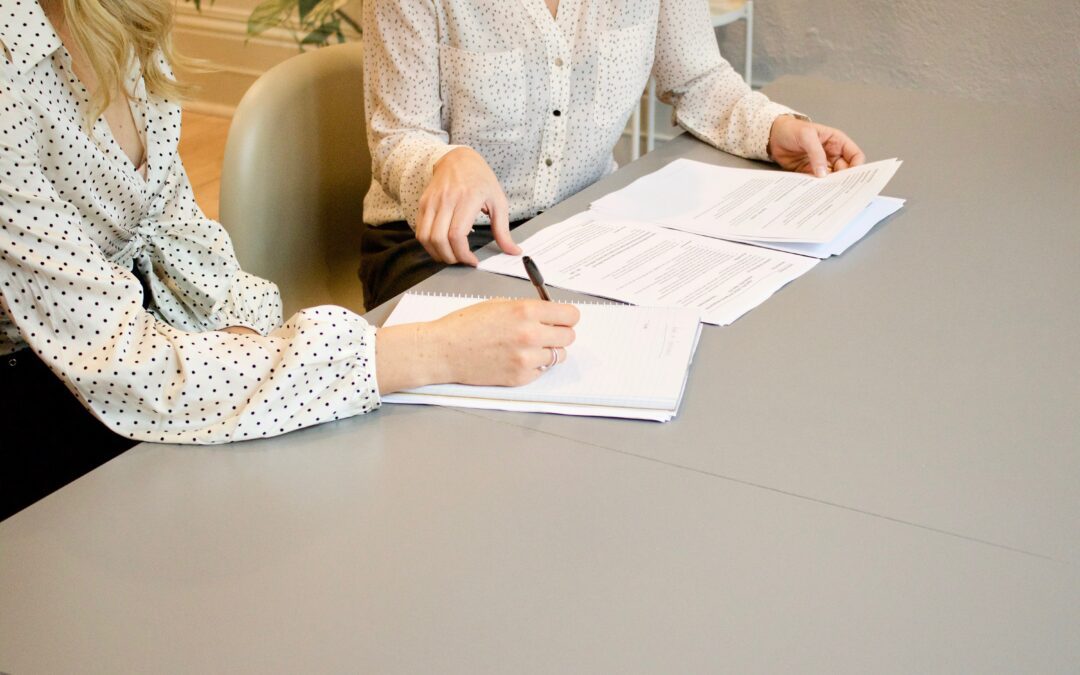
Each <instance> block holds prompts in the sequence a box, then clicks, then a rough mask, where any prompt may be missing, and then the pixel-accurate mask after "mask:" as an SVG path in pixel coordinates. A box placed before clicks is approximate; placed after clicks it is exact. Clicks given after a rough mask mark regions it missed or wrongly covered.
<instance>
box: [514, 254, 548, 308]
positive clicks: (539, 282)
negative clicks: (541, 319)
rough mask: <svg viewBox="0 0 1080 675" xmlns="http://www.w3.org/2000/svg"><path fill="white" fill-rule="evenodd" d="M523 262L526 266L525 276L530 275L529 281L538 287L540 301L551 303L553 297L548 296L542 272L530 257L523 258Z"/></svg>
mask: <svg viewBox="0 0 1080 675" xmlns="http://www.w3.org/2000/svg"><path fill="white" fill-rule="evenodd" d="M521 262H522V263H524V264H525V274H528V275H529V281H531V282H532V285H533V286H535V287H536V292H537V293H539V294H540V299H541V300H546V301H548V302H551V296H549V295H548V293H547V289H546V288H544V277H543V276H541V275H540V270H539V269H537V267H536V263H534V262H533V261H532V258H530V257H529V256H525V257H524V258H522V259H521Z"/></svg>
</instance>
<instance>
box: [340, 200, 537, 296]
mask: <svg viewBox="0 0 1080 675" xmlns="http://www.w3.org/2000/svg"><path fill="white" fill-rule="evenodd" d="M524 222H525V221H523V220H522V221H518V222H516V223H510V229H511V230H513V229H514V228H516V227H517V226H518V225H521V224H522V223H524ZM492 239H494V237H492V236H491V228H490V227H488V226H485V225H477V226H476V228H475V230H474V231H473V232H472V233H471V234H469V248H470V249H471V250H473V251H475V250H476V249H478V248H482V247H484V246H487V245H488V244H490V243H491V241H492ZM360 251H361V254H362V258H361V261H360V281H361V282H362V283H363V285H364V307H366V308H367V309H374V308H375V307H378V306H379V305H381V304H383V303H384V302H386V301H387V300H389V299H390V298H393V297H394V296H395V295H398V294H399V293H404V292H405V291H407V290H409V289H410V288H412V287H413V286H415V285H416V284H418V283H420V282H421V281H423V280H424V279H427V278H428V277H430V276H431V275H433V274H435V273H436V272H438V271H439V270H441V269H442V268H444V267H446V264H445V263H440V262H436V261H435V260H432V258H431V256H429V255H428V253H427V251H425V250H424V247H423V246H421V244H420V242H419V241H417V240H416V235H415V234H414V233H413V230H412V228H411V227H409V224H408V223H406V222H405V221H398V222H395V223H384V224H382V225H378V226H372V225H367V224H364V225H362V226H361V230H360Z"/></svg>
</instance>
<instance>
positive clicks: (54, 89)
mask: <svg viewBox="0 0 1080 675" xmlns="http://www.w3.org/2000/svg"><path fill="white" fill-rule="evenodd" d="M0 47H2V50H0V243H2V245H3V253H2V258H0V294H2V295H0V299H2V305H0V309H2V313H0V354H2V355H5V356H3V357H2V358H9V356H8V355H9V354H10V353H12V352H15V351H17V350H19V349H21V348H24V347H26V346H27V345H29V347H31V348H32V349H33V350H34V352H35V353H36V354H37V355H38V356H39V357H40V358H41V359H42V360H43V361H44V362H45V363H46V364H47V365H48V366H49V367H50V368H51V369H52V370H53V372H55V373H56V374H57V375H58V376H59V377H60V378H61V379H62V380H63V381H64V382H65V383H66V384H67V386H68V388H69V389H70V390H71V391H72V392H73V393H74V394H75V395H76V396H77V397H78V398H79V400H80V401H81V402H82V403H83V404H84V405H85V406H86V407H87V408H89V409H90V410H91V411H92V412H93V413H94V415H95V416H97V417H98V418H99V419H101V420H102V421H103V422H104V423H105V424H106V425H108V426H109V427H110V428H111V429H113V430H114V431H116V432H117V433H120V434H122V435H124V436H127V437H129V438H134V439H138V440H148V441H164V442H174V443H220V442H226V441H233V440H240V439H245V438H255V437H260V436H271V435H275V434H280V433H283V432H286V431H291V430H293V429H298V428H301V427H305V426H309V425H312V424H317V423H319V422H324V421H327V420H333V419H338V418H341V417H347V416H349V415H354V414H357V413H363V412H367V411H369V410H371V409H373V408H375V407H377V406H378V405H379V396H378V389H377V387H376V381H375V331H374V328H372V327H371V326H369V325H368V324H367V323H366V322H365V321H364V320H363V319H362V318H360V317H359V316H357V315H355V314H352V313H350V312H348V311H346V310H345V309H342V308H339V307H316V308H313V309H307V310H304V311H301V312H299V313H297V314H296V315H295V316H293V317H292V318H290V319H289V320H288V321H287V322H285V323H284V325H282V323H281V301H280V298H279V295H278V291H277V287H276V286H274V285H273V284H272V283H270V282H268V281H265V280H263V279H259V278H257V277H254V276H251V275H249V274H246V273H245V272H243V271H241V270H240V269H239V265H238V264H237V261H236V257H235V255H234V254H233V250H232V245H231V243H230V242H229V237H228V235H227V234H226V233H225V231H224V229H222V227H221V225H220V224H218V223H216V222H214V221H212V220H208V219H207V218H206V217H205V216H203V214H202V212H201V211H200V210H199V207H198V206H197V205H196V204H195V201H194V198H193V195H192V191H191V185H190V183H189V182H188V179H187V175H186V174H185V172H184V168H183V166H182V165H181V162H180V158H179V156H178V155H177V142H178V140H179V136H180V110H179V108H178V106H177V105H175V104H173V103H171V102H169V101H166V100H161V99H158V98H156V97H154V96H149V95H148V94H147V92H146V88H145V85H144V83H143V82H142V79H141V77H140V75H139V71H138V68H137V67H133V69H132V72H131V74H130V76H129V79H128V82H127V85H128V87H129V91H131V92H132V95H133V101H132V112H133V115H134V118H135V121H136V125H137V126H138V127H139V128H140V130H141V133H142V136H143V142H144V145H145V147H146V157H147V160H146V166H145V177H144V176H143V175H140V172H139V170H138V169H137V168H136V167H134V166H133V165H132V164H131V162H130V161H129V159H128V158H127V156H126V155H125V154H124V153H123V151H122V150H121V149H120V146H119V145H118V144H117V142H116V140H115V139H114V138H113V137H112V134H111V133H110V131H109V126H108V124H107V123H105V121H104V120H103V119H98V120H97V121H96V122H95V123H94V124H92V125H88V124H87V123H86V121H85V119H86V115H85V112H86V110H87V106H88V104H89V99H88V96H87V92H86V90H85V89H83V87H82V86H81V85H80V83H79V81H78V79H77V78H76V77H75V75H74V74H73V71H72V68H71V58H70V55H69V54H68V53H67V51H66V50H65V49H64V47H63V45H62V44H61V42H60V39H59V38H58V37H57V35H56V33H55V32H54V31H53V29H52V27H51V25H50V24H49V22H48V20H47V19H46V17H45V15H44V13H43V12H42V11H41V9H40V7H39V6H38V4H37V3H36V2H35V1H34V0H0ZM228 326H246V327H248V328H251V329H254V330H255V331H257V332H258V333H259V335H258V336H251V335H234V334H230V333H225V332H221V331H219V330H217V329H220V328H224V327H228Z"/></svg>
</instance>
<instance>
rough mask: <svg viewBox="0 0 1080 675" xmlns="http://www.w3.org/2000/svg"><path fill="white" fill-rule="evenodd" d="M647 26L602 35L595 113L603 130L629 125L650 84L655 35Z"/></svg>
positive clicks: (643, 24) (594, 99)
mask: <svg viewBox="0 0 1080 675" xmlns="http://www.w3.org/2000/svg"><path fill="white" fill-rule="evenodd" d="M650 28H651V27H650V26H649V25H648V24H647V23H640V24H637V25H636V26H630V27H629V28H620V29H616V30H609V31H606V32H604V33H602V34H601V35H600V40H599V55H598V58H599V61H598V63H597V66H596V89H595V91H596V93H595V96H594V98H593V111H594V115H595V120H596V125H597V126H598V127H600V128H601V129H608V128H610V127H615V126H621V125H623V124H626V120H627V118H629V117H630V113H631V112H632V111H633V109H634V106H635V105H639V101H640V100H641V93H642V92H643V91H644V90H645V85H646V84H647V83H648V81H649V71H650V69H651V68H652V60H653V45H652V43H651V42H649V39H650V38H653V32H652V30H651V29H650Z"/></svg>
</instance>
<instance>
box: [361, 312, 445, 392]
mask: <svg viewBox="0 0 1080 675" xmlns="http://www.w3.org/2000/svg"><path fill="white" fill-rule="evenodd" d="M436 330H437V329H436V328H435V325H434V324H432V323H408V324H402V325H399V326H389V327H384V328H380V329H379V330H378V332H377V333H376V336H375V374H376V380H377V381H378V386H379V393H380V394H389V393H391V392H395V391H401V390H403V389H413V388H415V387H420V386H423V385H425V384H435V383H440V382H451V381H453V379H454V378H453V376H452V373H451V372H450V366H451V364H452V363H453V361H452V359H451V358H450V357H452V355H451V354H448V353H446V352H447V350H446V343H445V342H444V341H440V340H438V339H436V338H435V335H434V333H435V331H436Z"/></svg>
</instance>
